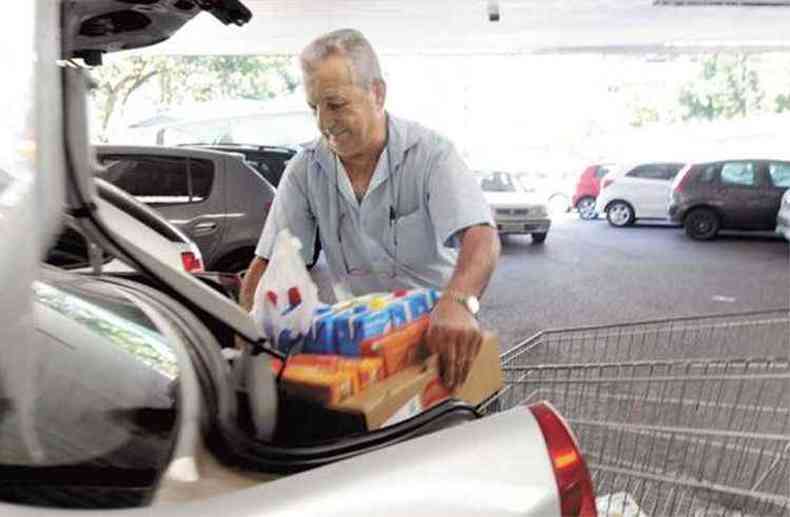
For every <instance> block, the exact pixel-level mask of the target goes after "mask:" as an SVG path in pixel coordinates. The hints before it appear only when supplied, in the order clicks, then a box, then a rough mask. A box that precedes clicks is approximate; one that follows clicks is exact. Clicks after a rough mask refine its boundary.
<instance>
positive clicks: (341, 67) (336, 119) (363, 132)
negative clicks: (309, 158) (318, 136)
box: [304, 56, 384, 158]
mask: <svg viewBox="0 0 790 517" xmlns="http://www.w3.org/2000/svg"><path fill="white" fill-rule="evenodd" d="M352 74H353V71H352V69H351V66H350V61H349V60H348V59H347V58H345V57H342V56H330V57H329V58H327V59H325V60H323V61H322V62H320V63H319V64H318V65H317V66H316V68H314V69H312V70H311V71H310V72H309V73H307V72H305V75H304V80H305V81H304V82H305V91H306V94H307V104H308V105H309V106H310V109H312V110H313V114H314V115H315V117H316V122H317V123H318V129H319V130H320V131H321V133H322V134H323V135H324V136H325V137H326V140H327V142H328V143H329V147H330V148H331V149H332V150H333V151H334V152H335V153H337V155H338V156H340V157H341V158H351V157H354V156H357V155H360V154H363V153H365V152H366V151H368V150H369V148H370V145H371V143H372V141H373V138H374V129H375V125H376V122H377V121H378V120H380V118H381V115H382V114H383V109H384V96H383V86H382V85H379V84H375V85H373V86H372V87H371V89H370V90H369V91H368V90H365V89H364V88H362V87H361V86H357V85H356V84H354V81H353V79H354V78H353V75H352Z"/></svg>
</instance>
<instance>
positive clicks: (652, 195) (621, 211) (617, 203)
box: [595, 162, 683, 227]
mask: <svg viewBox="0 0 790 517" xmlns="http://www.w3.org/2000/svg"><path fill="white" fill-rule="evenodd" d="M682 167H683V164H682V163H677V162H650V163H640V164H638V165H635V166H626V167H624V168H623V169H621V170H620V171H619V172H615V173H609V174H607V175H606V177H605V178H603V182H602V183H601V192H600V194H599V195H598V199H597V200H596V202H595V210H596V212H598V213H599V214H606V220H607V221H609V224H611V225H612V226H616V227H623V226H629V225H631V224H633V223H634V221H636V220H638V219H660V220H666V219H667V213H666V203H667V197H668V196H669V191H670V188H671V186H672V179H673V178H674V177H675V175H676V174H677V173H678V171H679V170H680V169H681V168H682Z"/></svg>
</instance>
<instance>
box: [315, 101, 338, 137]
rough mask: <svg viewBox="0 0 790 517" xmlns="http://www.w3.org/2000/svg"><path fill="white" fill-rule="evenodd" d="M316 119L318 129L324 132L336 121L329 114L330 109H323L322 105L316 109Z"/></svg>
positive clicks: (331, 127) (332, 126)
mask: <svg viewBox="0 0 790 517" xmlns="http://www.w3.org/2000/svg"><path fill="white" fill-rule="evenodd" d="M315 119H316V121H318V129H320V130H321V132H322V133H326V132H327V131H330V130H331V129H333V128H334V126H335V121H334V119H333V118H332V117H331V115H330V114H329V111H328V110H322V109H321V108H320V107H316V109H315Z"/></svg>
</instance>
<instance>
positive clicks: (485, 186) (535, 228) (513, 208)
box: [476, 171, 551, 244]
mask: <svg viewBox="0 0 790 517" xmlns="http://www.w3.org/2000/svg"><path fill="white" fill-rule="evenodd" d="M476 176H477V179H478V181H479V182H480V188H481V189H482V190H483V195H484V196H485V198H486V201H487V202H488V205H489V206H490V207H491V211H492V213H493V215H494V221H495V222H496V226H497V230H498V231H499V233H500V234H511V233H529V234H531V235H532V241H533V242H535V243H538V244H540V243H542V242H543V241H545V240H546V236H547V235H548V233H549V228H551V219H550V218H549V214H548V210H547V209H546V205H545V204H544V203H542V202H541V201H540V200H538V199H537V198H536V196H535V195H534V194H533V193H530V192H527V190H526V189H525V188H524V186H523V185H522V184H521V183H520V182H519V180H518V178H515V177H514V176H513V175H511V174H509V173H507V172H500V171H494V172H480V171H478V172H476Z"/></svg>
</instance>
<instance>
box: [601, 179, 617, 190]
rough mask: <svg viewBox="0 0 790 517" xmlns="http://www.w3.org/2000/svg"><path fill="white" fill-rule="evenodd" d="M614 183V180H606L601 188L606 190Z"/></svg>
mask: <svg viewBox="0 0 790 517" xmlns="http://www.w3.org/2000/svg"><path fill="white" fill-rule="evenodd" d="M612 183H614V178H604V179H603V183H601V188H606V187H608V186H609V185H611V184H612Z"/></svg>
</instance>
